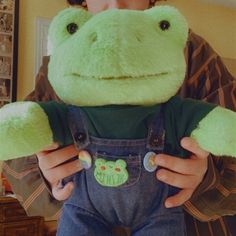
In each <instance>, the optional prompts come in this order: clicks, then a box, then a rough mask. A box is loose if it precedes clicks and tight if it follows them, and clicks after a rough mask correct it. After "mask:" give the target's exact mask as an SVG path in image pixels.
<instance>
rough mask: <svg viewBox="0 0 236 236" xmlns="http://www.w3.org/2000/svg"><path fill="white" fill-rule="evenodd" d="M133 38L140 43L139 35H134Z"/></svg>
mask: <svg viewBox="0 0 236 236" xmlns="http://www.w3.org/2000/svg"><path fill="white" fill-rule="evenodd" d="M135 38H136V39H137V41H138V42H139V43H141V42H142V39H141V37H140V36H139V35H135Z"/></svg>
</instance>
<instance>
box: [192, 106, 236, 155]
mask: <svg viewBox="0 0 236 236" xmlns="http://www.w3.org/2000/svg"><path fill="white" fill-rule="evenodd" d="M191 137H192V138H194V139H195V140H196V141H197V142H198V144H199V145H200V147H202V148H203V149H205V150H206V151H208V152H210V153H212V154H214V155H220V156H221V155H227V156H232V157H236V113H235V112H233V111H230V110H228V109H224V108H221V107H216V108H215V109H214V110H212V111H211V112H210V113H209V114H208V115H207V116H206V117H205V118H204V119H202V120H201V121H200V123H199V125H198V127H197V129H195V130H194V131H193V132H192V134H191Z"/></svg>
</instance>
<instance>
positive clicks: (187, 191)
mask: <svg viewBox="0 0 236 236" xmlns="http://www.w3.org/2000/svg"><path fill="white" fill-rule="evenodd" d="M181 146H182V147H183V148H184V149H186V150H188V151H189V152H191V153H192V155H191V156H190V158H189V159H181V158H178V157H173V156H169V155H165V154H158V155H156V157H155V163H156V164H157V165H158V166H159V167H163V168H161V169H159V170H158V171H157V172H156V177H157V179H158V180H160V181H162V182H164V183H167V184H169V185H172V186H174V187H178V188H181V190H180V191H179V192H178V193H177V194H176V195H174V196H171V197H168V198H167V199H166V201H165V206H166V207H167V208H170V207H177V206H180V205H182V204H184V203H185V202H186V201H187V200H189V199H190V198H191V196H192V194H193V192H194V191H195V189H196V188H197V187H198V185H199V184H200V183H201V182H202V180H203V178H204V175H205V173H206V171H207V168H208V156H209V153H208V152H206V151H204V150H203V149H201V148H200V147H199V146H198V144H197V143H196V142H195V141H194V140H193V139H191V138H188V137H185V138H183V139H182V140H181Z"/></svg>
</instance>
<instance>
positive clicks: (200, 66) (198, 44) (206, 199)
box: [180, 33, 236, 221]
mask: <svg viewBox="0 0 236 236" xmlns="http://www.w3.org/2000/svg"><path fill="white" fill-rule="evenodd" d="M187 52H188V53H187V55H188V57H187V61H188V71H187V79H186V80H185V84H184V86H183V87H182V89H181V91H180V94H181V95H182V96H183V97H192V98H196V99H201V100H205V101H207V102H212V103H215V104H219V105H221V106H223V107H227V108H229V109H232V110H234V111H236V100H235V98H236V80H235V79H234V78H233V76H232V75H231V74H230V73H229V72H228V70H227V68H226V67H225V65H224V64H223V62H222V60H221V58H220V57H219V56H218V55H217V54H216V53H215V52H214V51H213V50H212V49H211V47H210V46H209V45H208V44H207V43H206V42H205V41H204V40H203V39H202V38H200V37H199V36H197V35H195V34H194V33H191V34H190V38H189V44H188V48H187ZM219 135H220V134H219ZM235 178H236V160H235V159H233V158H230V157H215V156H209V161H208V170H207V172H206V174H205V177H204V179H203V181H202V183H201V184H200V185H199V186H198V188H197V189H196V190H195V192H194V193H193V195H192V197H191V199H190V200H189V201H187V202H186V203H185V209H186V211H188V212H189V213H190V214H191V215H193V216H194V217H195V218H197V219H199V220H201V221H208V220H214V219H216V218H218V217H220V216H223V215H233V214H236V191H235V189H236V182H235Z"/></svg>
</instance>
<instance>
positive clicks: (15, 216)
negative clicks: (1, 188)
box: [0, 197, 44, 236]
mask: <svg viewBox="0 0 236 236" xmlns="http://www.w3.org/2000/svg"><path fill="white" fill-rule="evenodd" d="M43 231H44V219H43V217H40V216H35V217H28V216H27V215H26V213H25V211H24V209H23V208H22V206H21V205H20V204H19V202H18V201H17V200H16V199H14V198H11V197H0V235H1V236H43Z"/></svg>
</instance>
